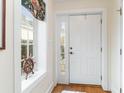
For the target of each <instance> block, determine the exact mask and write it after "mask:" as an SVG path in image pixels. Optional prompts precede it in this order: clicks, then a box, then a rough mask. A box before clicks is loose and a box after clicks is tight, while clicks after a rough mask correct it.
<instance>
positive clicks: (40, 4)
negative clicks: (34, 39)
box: [22, 0, 46, 21]
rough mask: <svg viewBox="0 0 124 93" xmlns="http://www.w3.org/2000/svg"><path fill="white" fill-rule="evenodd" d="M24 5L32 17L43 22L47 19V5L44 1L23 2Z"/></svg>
mask: <svg viewBox="0 0 124 93" xmlns="http://www.w3.org/2000/svg"><path fill="white" fill-rule="evenodd" d="M22 5H23V6H24V7H25V8H27V9H28V10H29V11H30V12H31V13H32V15H33V16H34V17H35V18H36V19H38V20H41V21H44V20H45V17H46V4H45V2H44V1H43V0H22Z"/></svg>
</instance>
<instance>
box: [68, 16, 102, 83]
mask: <svg viewBox="0 0 124 93" xmlns="http://www.w3.org/2000/svg"><path fill="white" fill-rule="evenodd" d="M69 32H70V47H72V49H71V50H70V52H72V54H71V55H70V83H79V84H95V85H100V84H101V66H100V65H101V15H100V14H89V15H76V16H75V15H74V16H70V17H69Z"/></svg>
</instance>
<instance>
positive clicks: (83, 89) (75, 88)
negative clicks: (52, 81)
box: [52, 84, 110, 93]
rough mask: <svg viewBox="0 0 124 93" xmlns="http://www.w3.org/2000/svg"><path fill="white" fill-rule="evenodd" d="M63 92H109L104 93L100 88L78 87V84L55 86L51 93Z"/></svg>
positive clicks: (92, 86)
mask: <svg viewBox="0 0 124 93" xmlns="http://www.w3.org/2000/svg"><path fill="white" fill-rule="evenodd" d="M63 90H69V91H79V92H86V93H110V92H104V91H103V90H102V88H101V86H97V85H80V84H69V85H63V84H57V86H56V87H55V88H54V90H53V92H52V93H61V92H62V91H63Z"/></svg>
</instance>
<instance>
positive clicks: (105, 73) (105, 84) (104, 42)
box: [56, 8, 110, 90]
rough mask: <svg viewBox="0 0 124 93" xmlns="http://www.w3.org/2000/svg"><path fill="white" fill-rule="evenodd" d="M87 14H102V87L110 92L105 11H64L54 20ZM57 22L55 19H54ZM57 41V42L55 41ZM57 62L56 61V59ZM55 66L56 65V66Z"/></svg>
mask: <svg viewBox="0 0 124 93" xmlns="http://www.w3.org/2000/svg"><path fill="white" fill-rule="evenodd" d="M88 13H101V14H102V20H103V23H102V48H103V52H102V76H103V80H102V87H103V89H104V90H110V86H109V81H110V80H109V77H108V76H109V74H110V73H108V71H109V66H108V58H107V55H108V53H107V48H108V47H107V46H108V45H107V11H106V9H103V8H89V9H79V10H66V11H57V12H56V18H57V16H59V15H67V16H69V15H72V14H88ZM56 20H57V19H56ZM56 39H57V31H56ZM56 41H57V40H56ZM57 51H58V49H57V42H56V53H57ZM56 62H57V59H56ZM56 66H57V65H56Z"/></svg>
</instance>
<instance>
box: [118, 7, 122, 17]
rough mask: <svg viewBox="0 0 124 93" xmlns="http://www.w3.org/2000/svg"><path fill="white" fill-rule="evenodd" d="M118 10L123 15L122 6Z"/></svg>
mask: <svg viewBox="0 0 124 93" xmlns="http://www.w3.org/2000/svg"><path fill="white" fill-rule="evenodd" d="M117 12H119V13H120V15H121V16H122V14H123V11H122V7H120V9H119V10H117Z"/></svg>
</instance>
